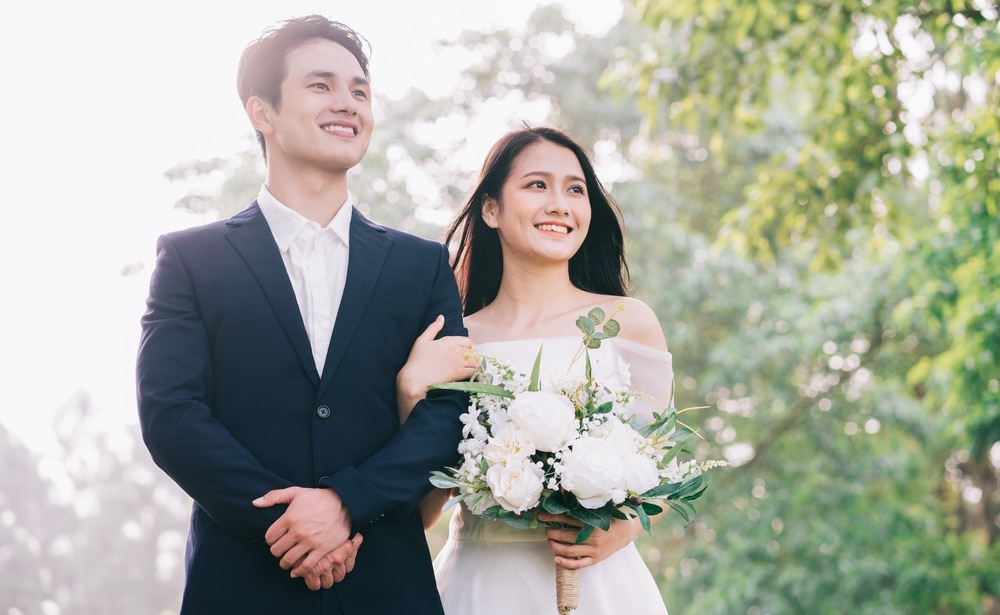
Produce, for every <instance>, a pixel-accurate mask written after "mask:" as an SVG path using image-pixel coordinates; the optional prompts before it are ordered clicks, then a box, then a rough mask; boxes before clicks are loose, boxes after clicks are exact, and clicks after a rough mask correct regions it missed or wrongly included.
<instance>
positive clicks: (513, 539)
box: [434, 336, 673, 615]
mask: <svg viewBox="0 0 1000 615" xmlns="http://www.w3.org/2000/svg"><path fill="white" fill-rule="evenodd" d="M580 343H581V338H580V336H574V337H558V338H545V339H527V340H516V341H504V342H491V343H485V344H477V345H476V350H478V351H479V352H482V353H483V354H488V355H492V356H494V357H496V358H497V359H500V360H501V361H504V362H507V363H509V364H510V365H511V366H512V367H514V368H515V369H517V371H520V372H523V373H525V374H529V373H530V372H531V368H532V365H533V364H534V361H535V356H536V355H537V353H538V349H539V347H540V346H542V347H543V351H542V363H541V370H540V372H539V373H540V374H542V375H543V378H544V374H548V373H565V372H566V369H567V367H568V366H569V364H570V362H571V360H572V358H573V356H574V355H575V354H576V352H577V350H578V349H579V348H580ZM590 359H591V364H592V375H593V376H594V377H595V378H597V379H598V381H599V382H608V383H611V382H613V383H615V384H618V385H628V386H629V388H631V389H632V390H635V391H641V392H643V393H646V394H648V395H650V396H652V398H653V399H652V400H637V401H636V402H635V403H634V404H633V409H632V410H633V412H634V413H635V414H636V415H638V416H639V417H641V418H642V419H646V420H648V418H650V417H651V416H652V412H653V411H654V410H656V411H662V410H663V409H664V408H665V407H666V406H667V404H668V402H669V399H670V391H671V385H672V382H673V370H672V363H671V355H670V353H669V352H664V351H661V350H656V349H654V348H650V347H648V346H643V345H641V344H637V343H635V342H630V341H628V340H621V339H618V338H611V339H608V340H605V341H604V342H603V343H602V344H601V347H600V348H598V349H596V350H591V351H590ZM623 364H624V365H625V366H627V367H624V369H623ZM583 368H584V361H583V360H582V359H580V360H578V361H576V362H575V363H574V364H573V368H572V371H573V372H574V373H579V374H582V373H583ZM629 381H630V382H629ZM542 384H543V388H544V381H543V383H542ZM654 400H655V401H654ZM454 510H455V512H454V513H453V515H452V517H451V522H450V523H449V532H448V541H447V543H446V544H445V546H444V547H443V548H442V550H441V552H440V553H439V554H438V556H437V558H435V560H434V572H435V575H436V577H437V584H438V591H439V592H440V593H441V599H442V602H443V604H444V611H445V613H446V615H536V614H538V615H554V614H556V613H557V612H558V611H557V608H556V588H555V574H556V570H555V563H554V562H553V554H552V551H550V550H549V547H548V543H546V541H545V532H544V530H543V529H537V530H520V529H516V528H513V527H511V526H509V525H507V524H506V523H503V522H502V521H495V520H486V519H482V518H480V517H477V516H475V515H472V514H471V513H470V512H469V510H468V509H467V508H465V506H464V505H459V506H456V507H455V509H454ZM636 523H638V521H636ZM654 531H655V530H654ZM618 613H628V614H629V615H666V613H667V609H666V606H665V605H664V603H663V598H662V596H661V595H660V592H659V589H658V588H657V586H656V582H655V581H654V579H653V576H652V574H650V571H649V569H648V568H647V567H646V564H645V562H643V560H642V558H641V556H640V555H639V552H638V550H637V549H636V548H635V545H634V544H629V545H628V546H626V547H625V548H623V549H621V550H619V551H618V552H616V553H614V554H613V555H611V556H610V557H608V558H607V559H605V560H603V561H601V562H599V563H597V564H596V565H594V566H589V567H587V568H584V569H582V570H581V571H580V606H579V607H578V608H577V609H576V610H574V611H572V612H571V615H617V614H618Z"/></svg>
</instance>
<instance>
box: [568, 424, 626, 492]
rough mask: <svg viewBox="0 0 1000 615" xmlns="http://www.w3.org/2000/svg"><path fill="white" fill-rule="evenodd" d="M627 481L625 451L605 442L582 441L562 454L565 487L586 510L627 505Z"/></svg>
mask: <svg viewBox="0 0 1000 615" xmlns="http://www.w3.org/2000/svg"><path fill="white" fill-rule="evenodd" d="M625 477H626V468H625V463H624V462H623V459H622V449H621V448H619V447H617V446H615V445H614V444H613V443H612V442H610V441H608V440H605V439H603V438H580V439H579V440H577V441H576V442H574V443H573V448H572V450H570V451H568V452H566V453H564V454H563V459H562V486H563V487H564V488H565V489H567V490H569V491H570V493H572V494H573V495H575V496H576V499H577V500H579V501H580V504H581V505H582V506H583V507H584V508H590V509H595V508H600V507H601V506H604V505H605V504H606V503H608V502H609V501H613V502H615V503H616V504H620V503H621V502H624V501H625V497H626V495H627V493H626V491H625Z"/></svg>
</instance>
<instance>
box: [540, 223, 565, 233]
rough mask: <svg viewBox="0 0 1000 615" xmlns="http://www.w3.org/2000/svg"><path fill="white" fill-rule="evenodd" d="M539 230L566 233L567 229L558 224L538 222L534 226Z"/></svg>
mask: <svg viewBox="0 0 1000 615" xmlns="http://www.w3.org/2000/svg"><path fill="white" fill-rule="evenodd" d="M535 228H537V229H538V230H540V231H552V232H554V233H568V232H569V229H568V228H566V227H565V226H561V225H558V224H539V225H538V226H536V227H535Z"/></svg>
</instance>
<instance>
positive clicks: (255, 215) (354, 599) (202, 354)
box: [136, 203, 467, 615]
mask: <svg viewBox="0 0 1000 615" xmlns="http://www.w3.org/2000/svg"><path fill="white" fill-rule="evenodd" d="M350 232H351V236H350V258H349V264H348V272H347V282H346V286H345V289H344V296H343V301H342V302H341V305H340V309H339V312H338V315H337V321H336V325H335V327H334V330H333V336H332V339H331V341H330V348H329V352H328V354H327V359H326V365H325V367H324V371H323V376H322V378H320V376H319V374H318V372H317V370H316V366H315V363H314V360H313V358H312V352H311V350H310V346H309V339H308V337H307V335H306V330H305V327H304V325H303V323H302V318H301V315H300V311H299V308H298V304H297V303H296V299H295V294H294V291H293V290H292V286H291V283H290V282H289V280H288V275H287V273H286V271H285V267H284V264H283V263H282V260H281V256H280V254H279V252H278V248H277V245H276V244H275V242H274V239H273V236H272V234H271V230H270V228H269V227H268V225H267V222H266V221H265V219H264V216H263V215H262V214H261V212H260V209H259V208H258V207H257V204H256V203H253V204H252V205H251V206H250V207H248V208H247V209H246V210H244V211H243V212H241V213H239V214H237V215H236V216H234V217H233V218H231V219H230V220H227V221H221V222H215V223H211V224H208V225H205V226H201V227H198V228H193V229H188V230H184V231H179V232H176V233H171V234H168V235H164V236H163V237H161V238H160V240H159V242H158V244H157V260H156V266H155V269H154V271H153V275H152V279H151V282H150V290H149V298H148V301H147V309H146V312H145V314H144V315H143V317H142V336H141V341H140V346H139V354H138V360H137V368H136V372H137V389H138V401H139V418H140V425H141V427H142V433H143V438H144V440H145V443H146V446H147V447H148V449H149V451H150V453H151V455H152V457H153V460H154V461H155V462H156V463H157V465H159V466H160V467H161V468H162V469H163V470H164V471H165V472H166V473H167V474H168V475H170V476H171V477H172V478H173V479H174V480H175V481H176V482H177V484H178V485H180V486H181V488H183V489H184V491H185V492H187V493H188V495H190V496H191V497H192V499H193V500H194V506H193V511H192V516H191V526H190V532H189V537H188V547H187V556H186V571H187V579H186V582H185V588H184V597H183V605H182V612H183V613H185V614H200V613H206V614H209V613H210V614H213V615H215V614H218V613H323V614H328V613H337V614H340V613H343V614H344V615H352V614H357V613H428V614H430V613H440V612H441V607H440V601H439V598H438V595H437V589H436V586H435V583H434V576H433V571H432V569H431V562H430V556H429V552H428V548H427V543H426V540H425V538H424V533H423V526H422V524H421V520H420V514H419V510H418V509H417V508H416V506H417V504H418V503H419V501H420V499H421V498H422V497H423V496H424V495H425V494H426V493H427V492H428V491H429V490H430V488H431V486H430V483H429V482H428V477H429V474H430V472H431V470H433V469H440V468H443V467H444V466H446V465H451V464H453V463H455V462H456V461H457V458H458V454H457V452H456V451H457V443H458V441H459V438H460V436H461V424H460V421H459V415H460V414H461V413H462V412H463V411H464V410H465V407H466V405H467V397H466V396H464V395H461V394H455V393H451V392H432V393H431V394H430V395H429V396H428V398H427V399H426V400H424V401H422V402H420V403H419V404H418V405H417V407H416V408H415V410H414V411H413V413H412V414H411V416H410V418H409V420H408V421H407V422H406V423H405V424H404V425H403V426H402V427H400V425H399V420H398V418H397V409H396V398H395V392H396V388H395V378H396V374H397V372H398V371H399V369H400V368H401V367H402V366H403V364H404V363H405V362H406V359H407V356H408V354H409V351H410V347H411V346H412V344H413V341H414V339H415V338H416V337H417V336H418V335H419V334H420V333H421V332H422V331H423V330H424V328H425V327H426V326H427V325H428V324H429V323H430V322H431V321H432V320H433V319H434V318H435V317H436V316H437V315H438V314H444V316H445V318H446V325H445V329H444V331H443V332H442V335H464V334H465V333H466V332H465V329H464V327H463V325H462V317H461V302H460V300H459V296H458V291H457V288H456V284H455V279H454V275H453V273H452V271H451V269H450V268H449V266H448V262H447V260H448V259H447V250H446V249H445V248H444V246H442V245H441V244H439V243H435V242H432V241H428V240H425V239H420V238H417V237H414V236H412V235H407V234H405V233H402V232H399V231H396V230H393V229H389V228H384V227H381V226H378V225H375V224H373V223H372V222H370V221H368V220H367V219H365V218H364V217H363V216H362V215H361V214H360V212H358V211H357V210H355V211H354V212H353V218H352V223H351V231H350ZM292 485H297V486H303V487H329V488H332V489H334V490H336V492H337V493H338V494H339V495H340V497H341V498H342V499H343V502H344V504H345V505H346V506H347V508H348V510H350V512H351V515H352V518H353V521H354V524H355V529H357V530H358V531H360V532H361V533H362V534H363V536H364V543H363V544H362V546H361V548H360V550H359V552H358V557H357V563H356V566H355V569H354V571H353V572H351V573H350V574H349V575H348V576H347V578H346V579H345V580H344V581H343V582H342V583H338V584H336V585H334V587H333V588H331V589H329V590H320V591H311V590H309V589H308V588H307V587H306V586H305V583H304V582H303V581H302V580H301V579H291V578H289V575H288V573H287V572H286V571H283V570H281V568H280V567H279V565H278V560H277V559H276V558H275V557H274V556H272V555H271V554H270V552H269V551H268V546H267V544H266V543H265V542H264V533H265V532H266V531H267V529H268V527H269V526H270V525H271V524H272V523H273V522H274V521H275V520H276V519H277V518H278V516H280V514H281V513H282V512H283V511H284V510H285V507H284V506H276V507H272V508H269V509H258V508H255V507H254V506H253V505H252V504H251V502H252V500H253V499H254V498H257V497H258V496H261V495H263V494H264V493H266V492H267V491H270V490H272V489H277V488H281V487H288V486H292Z"/></svg>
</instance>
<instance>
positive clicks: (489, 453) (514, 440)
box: [483, 423, 535, 466]
mask: <svg viewBox="0 0 1000 615" xmlns="http://www.w3.org/2000/svg"><path fill="white" fill-rule="evenodd" d="M534 454H535V444H534V442H532V440H531V437H530V436H529V435H528V433H527V432H526V431H524V430H523V429H520V428H518V427H517V425H515V424H513V423H508V424H507V425H504V426H503V427H501V428H500V429H497V430H495V431H494V432H493V437H491V438H490V439H489V441H488V442H487V443H486V448H485V449H484V450H483V455H484V456H485V457H486V460H487V461H489V462H490V465H504V466H506V465H512V464H516V463H520V462H522V461H524V460H525V459H527V458H528V457H530V456H531V455H534Z"/></svg>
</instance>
